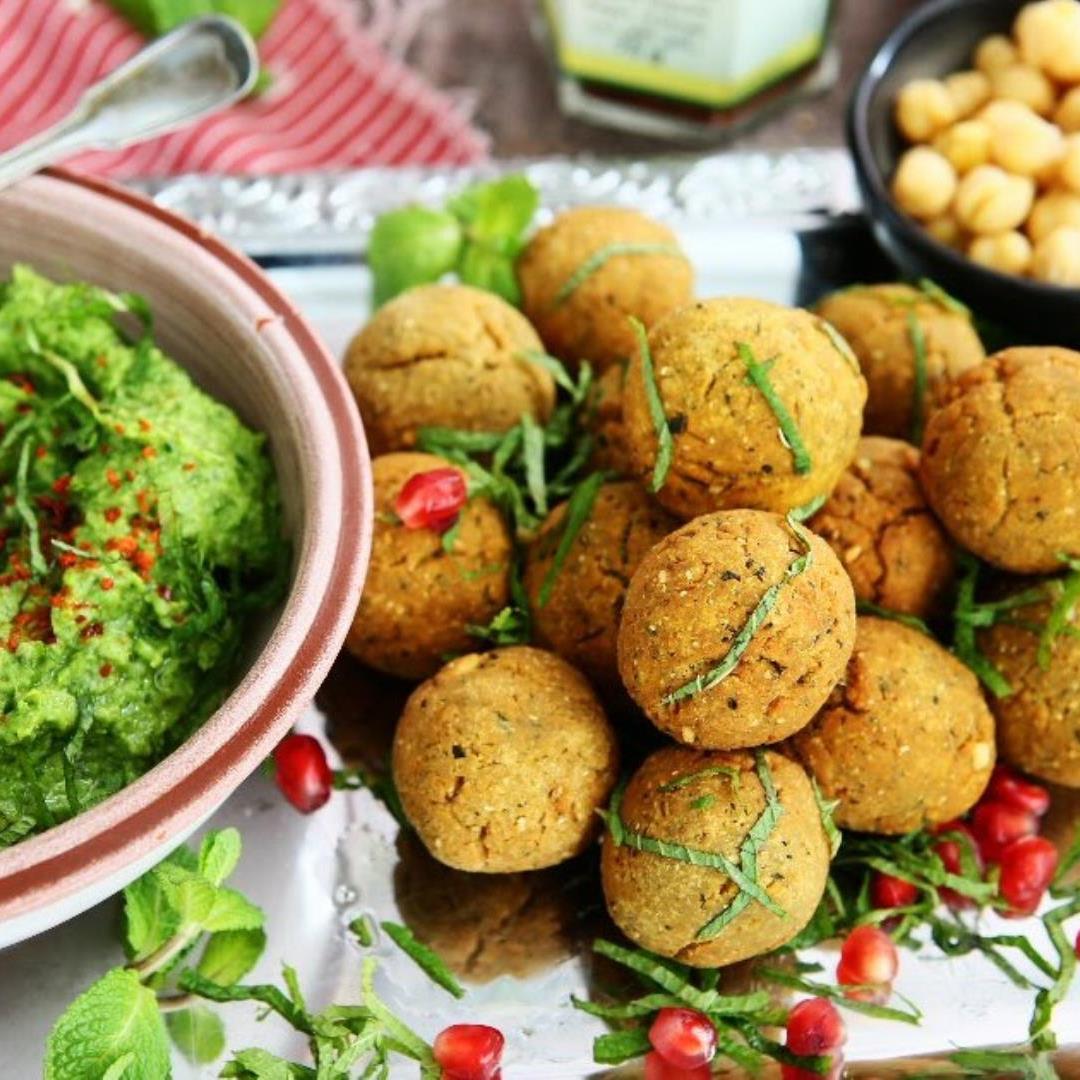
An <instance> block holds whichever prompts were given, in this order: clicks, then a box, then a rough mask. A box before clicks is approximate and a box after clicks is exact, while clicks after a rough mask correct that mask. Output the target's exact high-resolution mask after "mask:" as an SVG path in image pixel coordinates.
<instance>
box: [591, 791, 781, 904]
mask: <svg viewBox="0 0 1080 1080" xmlns="http://www.w3.org/2000/svg"><path fill="white" fill-rule="evenodd" d="M624 791H625V788H624V787H623V786H619V787H617V788H616V789H615V790H614V791H613V792H612V795H611V803H610V804H609V807H608V809H607V811H601V816H602V817H603V818H604V820H605V821H606V822H607V825H608V831H609V833H610V834H611V840H612V843H614V844H615V845H616V846H620V847H621V846H625V847H632V848H634V849H636V850H637V851H645V852H648V853H649V854H650V855H660V856H663V857H664V858H665V859H675V860H676V861H677V862H684V863H688V864H689V865H690V866H704V867H708V868H709V869H711V870H720V871H722V872H723V873H724V874H726V875H727V876H728V877H729V878H730V879H731V880H732V881H733V882H734V883H735V885H736V886H737V887H738V889H739V890H740V893H744V894H746V895H747V897H748V902H749V900H750V899H753V900H756V901H757V902H758V903H759V904H761V905H762V907H764V908H766V909H767V910H768V911H771V912H772V913H773V914H774V915H780V916H782V915H784V909H783V908H781V907H780V905H779V904H777V902H776V901H775V900H773V898H772V897H771V896H769V894H768V893H767V892H765V890H764V889H762V888H761V886H760V885H759V884H758V883H757V881H756V880H754V878H753V877H750V876H748V875H747V874H746V873H744V872H743V870H742V869H740V867H738V866H736V865H735V863H733V862H732V861H731V860H730V859H729V858H728V857H727V856H726V855H721V854H719V853H718V852H715V851H702V850H701V849H699V848H693V847H689V846H688V845H686V844H680V843H678V842H677V841H674V840H661V839H658V838H657V837H654V836H647V835H646V834H645V833H640V832H637V831H636V830H634V829H631V828H628V827H627V825H626V822H625V821H623V820H622V817H621V815H620V813H619V811H620V809H621V807H622V799H623V794H624ZM774 794H775V793H774ZM755 828H756V826H755Z"/></svg>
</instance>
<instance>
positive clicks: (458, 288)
mask: <svg viewBox="0 0 1080 1080" xmlns="http://www.w3.org/2000/svg"><path fill="white" fill-rule="evenodd" d="M542 350H543V346H542V345H541V343H540V339H539V338H538V337H537V336H536V331H534V330H533V328H532V327H531V326H530V325H529V324H528V322H527V321H526V319H525V317H524V316H523V315H522V314H521V313H520V312H519V311H517V310H516V309H515V308H513V307H511V306H510V304H508V303H507V302H506V301H505V300H503V299H502V298H501V297H498V296H496V295H495V294H494V293H490V292H485V291H484V290H483V289H474V288H472V287H471V286H469V285H420V286H418V287H417V288H414V289H409V290H408V292H404V293H402V294H401V295H400V296H397V297H395V298H394V299H393V300H391V301H390V302H389V303H387V304H384V305H383V306H382V307H381V308H379V310H378V311H376V312H375V314H374V315H373V316H372V318H371V321H370V322H369V323H368V324H367V325H366V326H365V327H364V328H363V329H362V330H361V331H360V332H359V333H358V334H357V335H356V337H354V338H353V340H352V342H351V343H350V344H349V348H348V351H347V352H346V354H345V375H346V377H347V378H348V380H349V385H350V386H351V387H352V391H353V394H354V395H355V397H356V403H357V405H359V407H360V415H361V416H362V417H363V419H364V428H365V431H366V432H367V439H368V443H369V445H370V447H371V452H372V453H373V454H385V453H387V452H389V451H391V450H409V449H411V448H412V447H414V446H415V445H416V438H417V432H418V431H419V430H420V428H423V427H450V428H458V429H461V430H464V431H496V432H501V431H507V430H509V429H510V428H512V427H513V426H514V425H515V424H516V423H518V421H519V420H521V417H522V414H527V415H529V416H531V417H533V419H535V420H538V421H541V422H544V421H546V420H547V419H548V417H550V415H551V411H552V409H553V408H554V405H555V383H554V380H553V379H552V377H551V374H550V373H549V372H548V371H547V370H546V369H545V368H543V367H541V366H540V365H538V364H536V363H533V362H532V361H530V360H529V359H528V358H527V354H528V353H530V352H537V351H542Z"/></svg>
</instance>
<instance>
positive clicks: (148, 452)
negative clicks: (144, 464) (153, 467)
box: [142, 446, 157, 461]
mask: <svg viewBox="0 0 1080 1080" xmlns="http://www.w3.org/2000/svg"><path fill="white" fill-rule="evenodd" d="M142 456H143V457H144V458H146V460H147V461H150V460H151V459H152V458H156V457H157V451H156V450H155V449H154V448H153V447H152V446H144V447H143V448H142Z"/></svg>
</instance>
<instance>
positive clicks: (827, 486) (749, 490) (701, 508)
mask: <svg viewBox="0 0 1080 1080" xmlns="http://www.w3.org/2000/svg"><path fill="white" fill-rule="evenodd" d="M648 349H649V353H650V354H651V360H652V369H653V372H654V375H655V387H656V390H657V392H658V393H659V397H660V402H661V404H662V407H663V410H664V413H665V416H666V418H667V423H668V428H669V430H670V432H671V434H672V437H673V440H674V453H673V457H672V461H671V467H670V468H669V469H668V471H667V475H666V477H665V478H664V479H663V483H662V486H661V487H660V489H659V491H658V492H657V496H656V497H657V499H659V501H660V502H661V504H662V505H664V506H666V507H667V508H668V509H669V510H671V512H672V513H674V514H678V515H679V516H680V517H682V518H684V519H690V518H694V517H697V516H699V515H700V514H707V513H711V512H712V511H714V510H725V509H735V508H742V507H752V508H754V509H757V510H773V511H776V512H778V513H786V512H787V511H788V510H791V509H793V508H794V507H797V506H802V505H803V504H805V503H808V502H810V501H811V500H812V499H815V498H817V497H818V496H821V495H827V494H828V493H829V492H830V491H831V490H832V488H833V485H834V484H835V483H836V481H837V480H838V479H839V478H840V474H841V473H842V472H843V471H844V469H845V468H847V465H848V463H849V462H850V461H851V458H852V456H853V455H854V453H855V445H856V443H857V442H858V438H859V428H860V425H861V423H862V407H863V402H864V401H865V400H866V384H865V382H864V381H863V378H862V376H861V375H860V374H859V371H858V365H857V363H856V360H855V357H854V356H853V355H852V354H851V352H850V350H848V349H847V347H846V346H845V345H844V342H843V341H842V339H840V338H839V336H838V335H836V334H835V332H833V331H831V329H830V328H829V327H827V326H826V325H825V324H824V322H823V320H821V319H819V318H818V317H817V316H815V315H811V314H810V313H809V312H807V311H801V310H798V309H794V308H785V307H781V306H780V305H778V304H773V303H770V302H768V301H766V300H750V299H743V298H740V297H730V298H726V299H720V300H703V301H699V302H698V303H696V304H692V305H690V306H689V307H685V308H682V309H680V310H678V311H675V312H673V313H672V314H671V315H668V316H667V317H666V318H664V319H661V320H660V322H658V323H657V324H656V325H655V326H654V327H653V328H652V330H651V331H650V332H649V335H648ZM643 352H644V350H642V349H637V350H636V351H635V352H634V356H633V359H632V360H631V363H630V369H629V371H628V373H627V378H626V387H625V390H624V393H623V424H624V430H625V436H626V439H627V443H628V445H629V447H630V454H631V457H632V458H633V461H634V465H635V468H636V472H637V475H638V476H639V477H640V478H642V479H643V481H644V482H645V483H646V484H649V483H650V482H651V481H652V479H653V474H654V467H655V465H656V459H657V452H658V438H657V431H656V426H655V424H654V421H653V416H652V413H651V411H650V406H649V398H650V383H649V379H648V377H647V374H646V357H645V356H644V355H643ZM751 361H752V362H753V365H755V366H754V367H753V370H754V371H755V372H756V376H757V382H755V381H752V379H751V369H752V363H751ZM770 393H771V394H772V395H773V396H774V398H775V400H776V401H777V402H778V403H779V406H780V408H781V409H782V410H784V411H785V412H786V413H787V414H789V417H790V419H791V421H792V423H793V425H794V432H795V434H796V435H797V436H798V437H799V438H801V440H802V442H803V444H804V445H805V450H806V452H807V455H808V456H807V458H806V459H804V460H800V458H799V455H798V454H797V453H796V451H795V448H794V446H793V445H792V441H791V440H790V439H789V438H788V435H786V434H785V432H784V425H783V423H782V422H781V419H780V416H779V415H778V412H777V409H776V407H775V405H774V404H773V403H771V402H770V400H769V394H770Z"/></svg>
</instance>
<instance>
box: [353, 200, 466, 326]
mask: <svg viewBox="0 0 1080 1080" xmlns="http://www.w3.org/2000/svg"><path fill="white" fill-rule="evenodd" d="M460 251H461V226H460V225H459V224H458V222H457V219H456V218H455V217H454V216H453V214H448V213H445V212H444V211H442V210H432V209H430V208H429V207H426V206H410V207H405V208H403V209H401V210H391V211H390V212H389V213H387V214H381V215H380V216H379V217H378V218H377V219H376V220H375V226H374V228H373V229H372V230H371V239H370V240H369V242H368V252H367V258H368V265H369V266H370V267H371V273H372V276H373V277H374V300H375V306H376V307H378V306H379V305H381V304H385V303H386V301H387V300H389V299H391V297H394V296H397V294H398V293H401V292H404V291H405V290H406V289H410V288H412V287H413V286H414V285H426V284H428V283H429V282H432V281H438V280H439V278H441V277H442V276H443V274H446V273H448V272H449V271H451V270H453V269H454V266H455V265H456V263H457V260H458V255H459V254H460Z"/></svg>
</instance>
